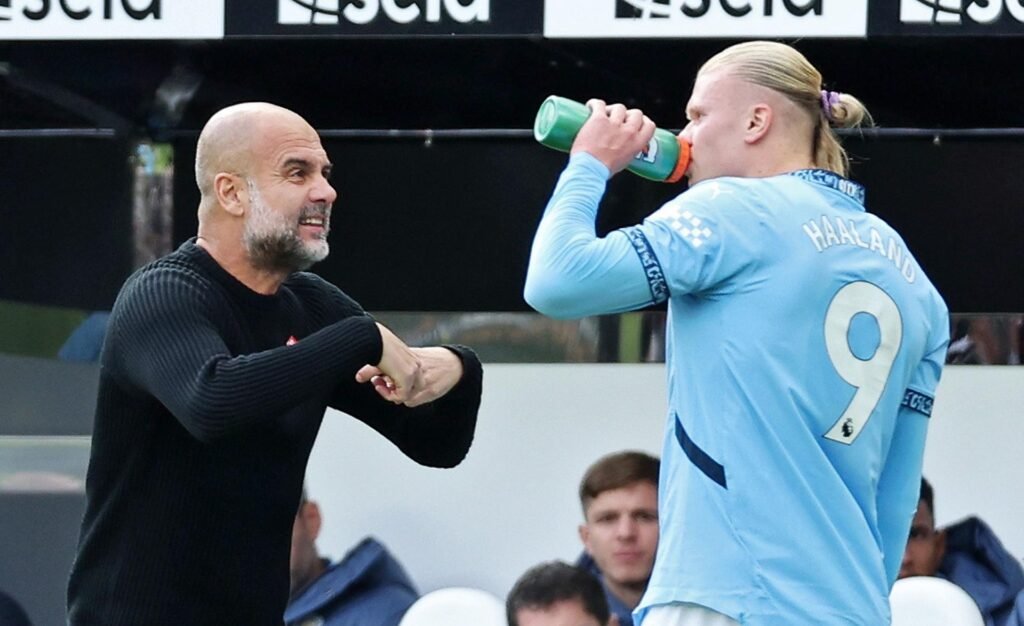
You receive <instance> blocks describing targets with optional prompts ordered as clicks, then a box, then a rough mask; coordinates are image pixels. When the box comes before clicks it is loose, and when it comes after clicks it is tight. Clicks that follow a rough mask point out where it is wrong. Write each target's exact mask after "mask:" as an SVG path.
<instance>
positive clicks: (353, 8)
mask: <svg viewBox="0 0 1024 626" xmlns="http://www.w3.org/2000/svg"><path fill="white" fill-rule="evenodd" d="M382 13H383V16H384V17H385V18H387V19H388V20H390V21H392V22H395V23H397V24H409V23H411V22H415V21H418V20H419V21H426V22H430V23H437V22H440V21H441V20H442V17H447V18H449V19H452V20H454V21H456V22H459V23H461V24H468V23H470V22H487V21H489V20H490V0H469V1H468V2H466V0H413V1H412V2H409V1H408V0H405V1H403V2H401V3H400V0H278V3H277V23H278V24H339V23H341V22H342V20H344V21H346V22H350V23H352V24H369V23H370V22H372V21H374V20H375V19H377V17H378V15H380V14H382Z"/></svg>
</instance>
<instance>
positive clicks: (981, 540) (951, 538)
mask: <svg viewBox="0 0 1024 626" xmlns="http://www.w3.org/2000/svg"><path fill="white" fill-rule="evenodd" d="M908 576H938V577H940V578H945V579H946V580H948V581H950V582H952V583H954V584H956V585H958V586H959V587H961V588H962V589H963V590H964V591H966V592H967V593H968V595H970V596H971V597H972V598H973V599H974V602H975V603H976V604H977V605H978V608H979V609H980V610H981V613H982V616H983V617H984V618H985V626H1007V625H1009V624H1011V623H1012V620H1011V615H1012V614H1016V615H1018V616H1019V615H1021V613H1020V611H1019V609H1015V607H1014V603H1015V601H1017V599H1018V596H1019V595H1020V593H1021V590H1024V568H1021V564H1020V561H1018V560H1017V558H1015V557H1014V556H1013V555H1012V554H1010V553H1009V552H1008V551H1007V550H1006V548H1004V547H1003V544H1002V542H1001V541H999V538H998V537H996V535H995V533H994V532H992V529H991V528H989V526H988V524H986V523H985V522H984V521H982V520H981V519H979V518H977V517H969V518H967V519H965V520H962V521H959V522H956V523H955V524H951V525H949V526H947V527H945V528H942V529H937V528H936V527H935V492H934V490H933V488H932V485H931V483H929V482H928V481H927V480H926V479H924V478H922V479H921V496H920V499H919V500H918V503H917V510H916V511H915V513H914V519H913V521H912V522H911V525H910V538H909V539H908V541H907V548H906V550H905V551H904V553H903V562H902V563H901V564H900V573H899V577H900V578H906V577H908ZM1013 619H1019V618H1013Z"/></svg>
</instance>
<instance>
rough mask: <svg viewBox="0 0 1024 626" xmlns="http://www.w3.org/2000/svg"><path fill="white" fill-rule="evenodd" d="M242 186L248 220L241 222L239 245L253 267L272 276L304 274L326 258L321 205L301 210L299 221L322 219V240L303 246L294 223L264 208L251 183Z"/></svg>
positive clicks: (326, 227)
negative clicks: (246, 195)
mask: <svg viewBox="0 0 1024 626" xmlns="http://www.w3.org/2000/svg"><path fill="white" fill-rule="evenodd" d="M246 183H247V185H248V187H249V216H248V217H247V218H246V220H245V230H244V232H243V233H242V244H243V245H244V246H245V250H246V252H247V253H248V254H249V261H250V262H251V263H252V264H253V266H254V267H256V268H258V269H261V270H267V271H274V272H280V271H283V272H294V271H302V270H307V269H309V268H310V267H312V266H313V264H314V263H317V262H319V261H323V260H324V259H325V258H327V253H328V252H330V246H329V245H328V244H327V233H328V231H329V230H330V224H329V223H328V221H327V220H328V209H327V207H326V206H325V205H323V204H319V205H317V204H314V205H308V206H305V207H303V208H302V214H301V215H300V216H299V219H302V217H304V216H306V215H309V214H312V215H322V216H323V218H324V232H323V238H322V239H320V241H318V242H315V243H312V244H307V243H305V242H303V241H302V238H301V237H299V224H298V222H297V221H296V222H295V223H294V224H292V223H289V221H288V218H286V217H285V216H283V215H281V214H280V213H278V212H277V211H275V210H274V209H272V208H271V207H269V206H267V204H266V203H265V202H264V201H263V196H262V195H261V194H260V191H259V189H258V188H257V187H256V183H255V182H253V181H252V180H247V181H246Z"/></svg>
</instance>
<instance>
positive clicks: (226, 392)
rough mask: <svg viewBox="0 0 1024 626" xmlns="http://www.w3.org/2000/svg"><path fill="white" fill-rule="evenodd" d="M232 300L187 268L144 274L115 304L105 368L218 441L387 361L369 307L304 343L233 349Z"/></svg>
mask: <svg viewBox="0 0 1024 626" xmlns="http://www.w3.org/2000/svg"><path fill="white" fill-rule="evenodd" d="M227 306H228V305H227V304H226V303H225V302H223V301H221V300H219V299H218V298H217V297H216V296H214V295H212V293H211V289H210V287H209V285H208V284H207V283H205V282H204V281H203V280H202V279H201V278H200V277H199V276H197V275H196V274H194V273H192V272H189V271H187V270H182V269H180V268H173V267H165V268H158V269H154V270H150V271H148V272H146V273H143V274H140V275H138V276H136V277H135V278H134V279H132V280H131V281H130V282H129V284H128V285H127V286H126V288H125V290H124V292H123V293H122V294H121V297H120V298H119V300H118V303H117V305H116V306H115V309H114V312H113V314H112V317H111V323H110V329H109V331H108V332H109V334H110V336H109V337H108V339H107V345H106V347H105V349H104V350H105V352H107V353H108V357H107V358H105V359H104V367H105V368H107V369H108V370H109V372H110V373H111V374H112V375H113V376H115V377H116V378H118V379H120V380H121V381H122V382H123V383H124V384H126V385H127V386H129V387H134V388H136V389H138V390H141V391H142V392H144V393H148V394H151V395H152V396H154V397H155V398H156V399H157V400H158V401H159V402H160V403H161V404H163V405H164V406H165V407H166V408H167V409H168V410H169V411H170V412H171V413H172V414H173V415H174V417H175V418H176V419H177V420H178V421H179V422H180V423H181V424H182V426H184V427H185V429H187V430H188V432H189V433H190V434H192V436H194V437H195V438H196V439H198V440H200V441H204V442H211V441H215V440H217V439H219V438H222V437H226V436H229V435H230V434H231V433H234V432H237V431H239V430H242V429H245V428H247V427H250V426H252V425H255V424H258V423H261V422H263V421H265V420H268V419H273V418H274V417H276V416H279V415H280V414H281V412H282V411H285V410H287V409H289V408H292V407H294V406H296V405H298V404H300V403H301V402H303V401H306V400H308V399H309V397H310V396H311V395H313V394H317V393H327V392H329V390H330V389H332V388H333V386H334V385H335V384H336V382H337V380H339V379H340V378H347V377H349V375H350V374H352V375H354V373H355V371H356V370H357V369H358V368H359V367H361V366H362V365H364V364H366V363H376V362H378V361H379V360H380V355H381V350H382V345H381V339H380V333H379V331H378V330H377V328H376V326H375V325H374V322H373V320H372V319H370V318H368V317H361V316H353V317H348V318H345V319H342V320H340V321H337V322H335V323H333V324H330V325H328V326H326V327H324V328H322V329H320V330H318V331H317V332H315V333H313V334H311V335H310V336H309V337H306V338H304V340H303V341H301V342H299V343H297V344H295V345H290V346H284V345H282V346H280V347H276V348H272V349H269V350H264V351H260V352H254V353H250V354H239V355H233V354H231V352H230V350H229V349H228V346H227V345H226V344H225V340H224V338H223V337H222V334H221V333H222V331H221V324H218V321H222V320H223V319H225V318H227V317H229V316H230V315H231V312H230V311H229V310H227Z"/></svg>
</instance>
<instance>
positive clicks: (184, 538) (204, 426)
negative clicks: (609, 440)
mask: <svg viewBox="0 0 1024 626" xmlns="http://www.w3.org/2000/svg"><path fill="white" fill-rule="evenodd" d="M292 338H294V340H296V341H290V339H292ZM286 344H291V345H286ZM381 349H382V347H381V339H380V334H379V332H378V331H377V328H376V326H375V325H374V322H373V320H372V319H371V318H370V317H369V316H367V315H366V314H365V313H364V312H363V310H362V309H361V308H360V306H359V305H358V304H357V303H356V302H355V301H353V300H352V299H351V298H349V297H348V296H346V295H345V294H344V293H342V292H341V291H340V290H339V289H337V288H336V287H334V286H332V285H330V284H329V283H327V282H325V281H323V280H322V279H320V278H318V277H317V276H315V275H312V274H306V273H296V274H293V275H292V276H291V277H289V279H288V280H287V281H286V282H285V283H284V284H283V285H282V286H281V288H280V289H279V290H278V291H277V293H275V294H274V295H270V296H267V295H261V294H258V293H256V292H253V291H251V290H249V289H248V288H247V287H246V286H245V285H243V284H242V283H240V282H239V281H237V280H236V279H235V278H234V277H232V276H231V275H230V274H228V273H227V272H226V271H225V270H224V269H223V268H221V267H220V266H219V265H218V264H217V263H216V262H215V261H214V260H213V258H212V257H210V256H209V255H208V254H207V253H206V251H204V250H203V249H202V248H199V247H198V246H196V245H195V243H194V241H189V242H187V243H185V244H184V245H182V246H181V248H179V249H178V250H177V251H176V252H174V253H172V254H170V255H168V256H167V257H164V258H163V259H161V260H159V261H156V262H154V263H152V264H150V265H149V266H147V267H145V268H143V269H141V270H139V271H138V272H136V273H135V274H134V275H133V276H132V277H131V278H129V279H128V281H127V282H126V283H125V285H124V287H123V288H122V290H121V293H120V295H119V296H118V299H117V302H116V304H115V305H114V309H113V313H112V315H111V318H110V323H109V327H108V331H107V337H106V341H105V343H104V348H103V354H102V357H101V365H102V367H101V374H100V385H99V396H98V399H97V407H96V421H95V426H94V431H93V440H92V455H91V458H90V461H89V472H88V477H87V482H86V501H87V503H86V511H85V517H84V520H83V522H82V532H81V536H80V539H79V548H78V555H77V558H76V559H75V563H74V566H73V568H72V572H71V579H70V582H69V586H68V618H69V622H70V623H71V624H72V625H73V626H86V625H88V626H118V625H121V624H124V625H128V624H131V625H133V626H142V625H147V626H148V625H162V624H167V625H169V626H170V625H174V626H186V625H187V626H203V625H207V624H209V625H217V626H225V625H245V626H262V625H263V624H273V625H275V626H279V625H280V624H282V616H283V613H284V609H285V605H286V603H287V600H288V576H289V573H288V558H289V545H290V542H291V529H292V522H293V520H294V518H295V512H296V510H297V507H298V502H299V497H300V493H301V489H302V482H303V474H304V471H305V467H306V462H307V460H308V457H309V453H310V450H311V448H312V446H313V441H314V439H315V438H316V434H317V431H318V429H319V427H320V421H321V419H322V418H323V415H324V411H325V409H326V408H327V407H328V406H331V407H334V408H337V409H339V410H341V411H344V412H346V413H348V414H350V415H353V416H355V417H357V418H358V419H360V420H362V421H364V422H366V423H367V424H368V425H369V426H371V427H372V428H374V429H376V430H377V431H378V432H380V433H381V434H383V435H384V436H385V437H387V438H388V439H389V440H391V441H392V442H394V443H395V444H396V445H397V446H398V447H399V448H400V449H401V450H402V451H403V452H404V453H405V454H406V455H408V456H409V457H410V458H412V459H414V460H415V461H417V462H419V463H421V464H424V465H429V466H436V467H451V466H454V465H456V464H458V463H459V462H460V461H461V460H462V458H463V457H464V456H465V455H466V453H467V451H468V449H469V446H470V442H471V441H472V438H473V432H474V429H475V426H476V414H477V409H478V407H479V404H480V392H481V380H482V370H481V366H480V362H479V360H478V359H477V358H476V356H475V355H474V354H473V353H472V351H470V350H469V349H467V348H464V347H460V346H452V347H451V349H453V350H454V351H455V352H456V354H458V355H459V357H460V358H461V359H462V362H463V365H464V375H463V379H462V380H461V381H460V382H459V384H458V385H456V387H455V388H454V389H453V390H452V391H451V392H449V393H448V394H447V395H446V396H445V397H443V398H441V399H439V400H437V401H436V402H434V403H432V404H428V405H424V406H421V407H417V408H415V409H410V408H408V407H403V406H396V405H393V404H391V403H389V402H386V401H384V400H382V399H380V398H379V397H378V396H377V394H376V392H375V391H374V390H373V389H372V388H371V386H370V385H368V384H367V385H360V384H357V383H356V382H355V372H356V371H357V370H358V369H359V368H360V367H362V366H363V365H364V364H367V363H370V364H374V363H377V362H378V361H379V360H380V355H381ZM338 452H339V454H341V453H343V451H340V450H339V451H338Z"/></svg>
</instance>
